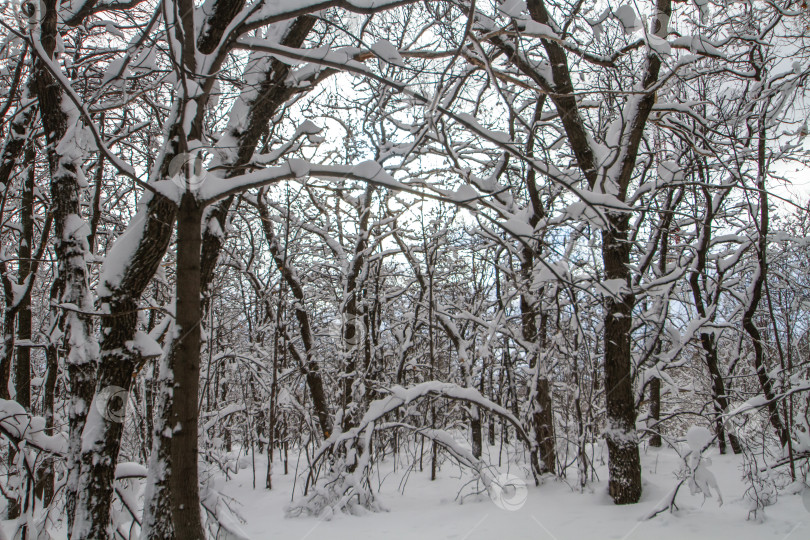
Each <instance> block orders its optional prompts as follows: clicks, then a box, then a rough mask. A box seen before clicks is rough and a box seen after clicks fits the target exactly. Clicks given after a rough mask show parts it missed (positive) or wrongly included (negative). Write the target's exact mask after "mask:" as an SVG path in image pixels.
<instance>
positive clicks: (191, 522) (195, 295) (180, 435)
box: [169, 192, 204, 540]
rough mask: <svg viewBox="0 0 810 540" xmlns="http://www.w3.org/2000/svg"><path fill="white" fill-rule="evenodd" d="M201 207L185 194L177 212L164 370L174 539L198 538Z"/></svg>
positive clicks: (201, 532) (200, 522) (199, 529)
mask: <svg viewBox="0 0 810 540" xmlns="http://www.w3.org/2000/svg"><path fill="white" fill-rule="evenodd" d="M202 210H203V209H202V207H201V206H200V204H199V203H198V202H197V201H196V200H195V198H194V196H193V195H192V194H191V193H188V192H187V193H185V194H184V195H183V199H182V200H181V202H180V209H179V211H178V213H177V284H176V291H177V292H176V294H177V296H176V302H175V316H176V321H177V329H176V332H177V348H176V351H175V354H174V356H173V357H172V358H171V360H173V362H172V364H171V365H170V366H169V369H170V370H171V372H172V373H173V374H174V390H173V392H172V411H171V422H170V424H169V426H171V430H172V439H171V470H170V473H169V486H170V489H171V493H172V521H173V523H174V532H175V538H176V539H177V540H200V539H202V538H204V533H203V526H202V515H201V514H200V489H199V475H198V472H197V430H198V421H199V414H198V413H199V411H198V406H197V397H198V393H199V386H200V348H201V344H202V341H201V340H202V333H201V328H200V324H201V318H202V305H201V303H200V259H201V252H200V249H201V246H202V236H201V234H202V231H201V228H200V223H201V220H202Z"/></svg>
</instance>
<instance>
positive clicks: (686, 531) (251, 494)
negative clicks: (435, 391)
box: [217, 448, 810, 540]
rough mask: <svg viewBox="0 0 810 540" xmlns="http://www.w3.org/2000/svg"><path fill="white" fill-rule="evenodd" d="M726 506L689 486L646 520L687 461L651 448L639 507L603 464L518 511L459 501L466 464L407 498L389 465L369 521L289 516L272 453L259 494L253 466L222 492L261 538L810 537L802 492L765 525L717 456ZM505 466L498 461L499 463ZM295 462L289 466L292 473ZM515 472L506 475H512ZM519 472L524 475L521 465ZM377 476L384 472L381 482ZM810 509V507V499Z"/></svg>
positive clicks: (288, 480)
mask: <svg viewBox="0 0 810 540" xmlns="http://www.w3.org/2000/svg"><path fill="white" fill-rule="evenodd" d="M491 451H492V452H497V450H496V449H494V448H493V449H491ZM707 454H708V455H710V457H711V460H712V465H711V466H710V469H711V470H712V471H713V472H714V474H715V475H716V476H717V481H718V484H719V487H720V490H721V491H722V494H723V500H724V504H723V505H722V506H718V501H717V498H710V499H705V500H704V498H703V496H702V495H700V494H698V495H691V494H690V492H689V489H688V487H687V486H686V485H684V486H683V487H682V488H681V490H680V491H679V494H678V497H677V505H678V507H679V510H677V511H676V512H675V513H669V512H668V511H667V512H664V513H662V514H659V515H658V516H657V517H655V518H653V519H652V520H647V521H642V520H641V518H642V517H643V516H645V515H646V514H648V513H649V512H650V511H651V510H652V509H653V508H654V507H655V506H656V505H657V504H658V503H659V502H660V501H661V499H662V498H664V497H666V496H667V495H668V494H669V492H670V491H671V489H672V488H673V487H674V486H675V485H676V483H677V480H676V478H675V475H674V473H675V472H676V471H677V470H678V469H679V468H680V464H681V461H680V459H679V458H678V455H677V453H676V452H675V451H674V450H672V449H652V448H646V449H645V450H644V452H643V454H642V463H643V477H644V494H643V497H642V500H641V502H639V503H638V504H636V505H629V506H616V505H614V504H613V502H612V500H611V499H610V498H609V497H608V495H607V468H606V466H605V465H601V464H600V465H598V466H597V472H598V475H599V477H600V481H599V482H595V483H593V484H591V485H590V486H589V487H588V488H587V489H586V491H585V492H584V493H580V492H579V491H578V489H576V488H575V487H574V486H575V484H576V478H575V476H576V473H575V472H574V475H573V478H569V479H568V482H571V484H572V485H571V486H569V485H568V484H567V483H566V481H563V480H559V479H553V478H548V479H547V480H546V481H545V482H544V483H543V484H542V485H541V486H539V487H535V486H534V485H533V482H528V483H529V486H528V491H527V497H526V502H525V504H524V505H523V506H522V508H520V509H519V510H516V511H509V510H503V509H501V508H499V507H498V506H496V504H495V503H493V501H492V500H490V497H489V496H488V495H487V493H486V492H483V493H481V494H478V495H475V494H473V495H470V496H467V497H465V498H464V500H463V502H461V503H460V502H459V500H458V499H457V495H458V494H459V491H460V490H462V493H470V492H471V491H472V490H473V488H474V486H473V485H468V486H467V487H466V488H464V484H465V483H466V481H467V480H469V477H468V476H467V475H466V474H465V475H463V478H462V477H461V476H460V471H459V468H458V467H457V466H454V465H452V464H451V463H449V462H445V463H444V464H443V466H442V469H441V471H440V473H439V475H438V478H437V480H436V481H433V482H431V481H430V477H429V471H428V467H427V464H428V460H427V459H426V460H425V465H426V466H425V470H424V472H418V470H417V471H412V472H411V473H410V476H409V478H408V481H407V483H406V484H405V489H404V493H400V492H398V487H399V485H400V481H401V480H402V477H403V474H404V472H405V471H404V470H403V469H402V468H400V469H399V470H398V471H397V472H393V465H392V463H385V464H383V466H382V467H381V469H382V472H381V473H380V475H379V477H380V478H381V479H382V480H383V483H382V489H381V494H380V496H381V498H382V502H383V503H384V505H385V506H387V507H388V508H389V511H388V512H382V513H369V514H366V515H363V516H351V515H336V516H334V517H333V518H332V519H331V520H328V521H326V520H321V519H317V518H315V517H295V518H287V517H285V516H284V508H285V506H286V505H287V504H288V503H289V501H290V493H291V487H292V480H293V476H292V474H290V475H287V476H284V475H283V474H281V472H283V468H282V465H281V464H280V463H277V464H276V465H275V466H274V470H275V471H278V472H277V474H275V475H274V477H273V482H274V484H273V485H274V489H273V490H272V491H267V490H265V489H264V487H263V486H264V473H265V467H264V462H265V459H266V458H265V456H257V459H256V462H257V465H256V486H257V487H256V489H253V487H252V481H253V480H252V479H253V473H252V469H251V468H247V469H243V470H242V471H240V472H239V474H237V475H236V476H235V477H232V478H231V479H230V480H229V481H224V480H219V481H218V482H217V485H218V487H219V488H220V489H222V491H223V492H224V493H225V494H226V495H228V496H230V497H233V498H234V499H235V500H236V501H238V504H236V506H235V508H237V509H238V512H239V513H240V514H241V515H242V516H243V518H244V519H245V521H246V522H245V523H244V524H242V525H241V528H242V530H243V531H244V532H245V533H246V534H247V536H249V537H250V538H254V539H257V540H258V539H265V538H267V539H269V538H281V539H296V540H303V539H307V538H309V539H315V538H329V539H330V540H359V539H362V538H386V539H388V538H402V539H420V540H424V539H433V538H447V539H459V540H464V539H470V540H473V539H507V538H508V539H521V538H527V539H528V538H531V539H545V538H548V539H552V540H564V539H572V540H580V539H590V538H600V539H601V538H605V539H610V538H615V539H632V538H649V539H654V540H668V539H672V540H680V539H684V538H710V539H723V538H728V539H734V540H748V539H752V540H753V539H770V538H773V539H780V540H785V539H791V540H798V539H804V538H810V508H805V503H804V501H803V498H802V495H800V494H795V495H786V494H780V497H779V500H778V502H777V504H776V505H774V506H771V507H769V508H768V509H767V510H766V518H765V519H764V521H762V522H759V521H754V520H747V519H746V518H747V516H748V503H747V502H746V501H745V500H743V498H742V497H743V493H744V492H745V489H746V486H745V485H744V484H743V482H742V481H741V479H740V476H741V473H740V466H741V458H740V457H738V456H733V455H726V456H721V455H719V454H717V452H716V450H715V449H709V450H708V451H707ZM495 461H497V456H495ZM293 467H294V464H293V463H292V462H291V463H290V469H291V473H292V470H293ZM505 470H506V469H505V468H503V471H505ZM510 472H511V473H513V474H520V472H519V471H518V469H517V468H515V467H514V466H513V467H512V468H511V471H510ZM386 473H387V475H386ZM376 478H377V475H375V482H376ZM806 498H807V500H808V504H807V506H808V507H810V497H806Z"/></svg>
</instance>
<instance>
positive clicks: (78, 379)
mask: <svg viewBox="0 0 810 540" xmlns="http://www.w3.org/2000/svg"><path fill="white" fill-rule="evenodd" d="M42 7H43V10H44V11H43V13H44V15H43V18H42V21H41V25H40V45H41V46H42V50H43V51H44V54H45V55H47V57H48V58H51V57H52V56H53V53H54V50H55V48H56V40H57V31H56V23H57V6H56V1H55V0H44V1H43V2H42ZM33 80H34V90H35V95H36V97H37V99H38V100H39V111H40V118H41V120H42V125H43V127H44V131H45V138H46V142H47V152H48V165H49V168H50V171H51V205H52V207H51V212H52V214H53V222H54V226H53V228H54V252H55V254H56V259H57V270H56V273H57V276H58V280H59V281H60V282H61V291H62V295H61V297H60V298H59V299H58V302H59V303H60V304H62V305H65V304H68V305H70V306H74V307H72V308H68V309H65V313H64V315H63V318H64V321H65V334H66V340H67V347H68V353H67V357H66V358H67V373H68V381H69V386H70V405H69V415H68V464H67V466H68V479H67V483H66V486H65V497H66V501H65V505H66V513H67V522H68V529H69V530H70V529H72V526H73V517H74V510H75V506H76V490H77V486H78V477H79V467H78V463H79V461H78V460H79V453H80V450H81V434H82V431H83V430H84V426H85V422H86V418H87V412H88V410H89V406H90V403H91V401H92V397H93V392H94V390H95V377H94V376H95V367H96V362H97V359H98V348H97V343H96V341H95V336H94V332H93V321H92V316H91V315H89V313H90V312H92V311H93V302H92V300H93V299H92V295H91V294H90V291H89V288H88V275H87V274H88V272H87V265H86V257H87V254H88V253H87V252H88V245H87V238H86V236H83V235H82V234H81V228H80V227H79V226H78V225H79V223H82V217H81V216H82V213H81V199H80V193H81V190H82V181H81V180H80V178H79V174H78V170H77V165H76V163H75V162H74V161H73V159H72V158H70V157H68V156H65V155H62V154H60V153H59V151H58V150H57V149H58V147H59V144H60V142H62V139H63V138H64V137H65V134H66V133H67V128H68V122H69V118H68V115H67V113H66V112H65V110H64V109H63V106H64V104H63V97H64V92H63V89H62V87H61V86H60V85H59V83H58V82H57V81H56V80H55V79H54V78H53V77H52V76H51V74H50V72H49V71H48V68H47V67H46V66H45V64H44V63H43V60H42V59H39V58H38V59H37V60H36V61H35V62H34V65H33Z"/></svg>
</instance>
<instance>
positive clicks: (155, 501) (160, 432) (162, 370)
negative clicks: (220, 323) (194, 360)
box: [141, 328, 175, 540]
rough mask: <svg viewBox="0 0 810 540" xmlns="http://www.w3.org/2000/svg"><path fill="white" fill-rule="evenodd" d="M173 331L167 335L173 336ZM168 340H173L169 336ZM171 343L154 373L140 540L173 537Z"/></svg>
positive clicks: (162, 539)
mask: <svg viewBox="0 0 810 540" xmlns="http://www.w3.org/2000/svg"><path fill="white" fill-rule="evenodd" d="M174 333H175V332H174V328H172V331H171V332H170V335H174ZM169 339H172V338H171V337H170V338H169ZM172 345H173V343H169V344H167V346H166V347H165V348H164V350H166V351H168V352H167V353H164V356H163V357H162V358H161V360H160V367H159V368H158V370H157V381H156V384H157V393H156V396H155V405H154V411H155V415H154V418H153V424H154V431H153V434H152V455H151V456H149V473H148V475H147V480H146V489H145V491H144V496H143V498H144V508H143V520H142V526H141V540H164V539H166V538H174V522H173V521H172V499H171V491H170V488H169V479H170V478H171V468H172V460H171V447H172V433H171V429H170V428H169V426H171V425H172V424H171V419H172V392H173V389H174V377H173V374H172V372H171V370H170V369H169V366H170V365H172V364H174V362H173V361H171V360H170V359H169V358H168V357H167V355H168V354H172V353H173V352H174V350H175V349H174V347H173V346H172Z"/></svg>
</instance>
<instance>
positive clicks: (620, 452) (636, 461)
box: [602, 215, 641, 504]
mask: <svg viewBox="0 0 810 540" xmlns="http://www.w3.org/2000/svg"><path fill="white" fill-rule="evenodd" d="M628 221H629V217H628V216H626V215H625V216H621V217H618V218H613V219H611V224H610V228H609V229H607V230H605V231H603V232H602V258H603V261H604V266H605V278H606V279H607V280H621V281H622V282H624V288H623V290H622V291H620V292H619V293H618V294H617V295H616V296H614V297H610V298H608V299H607V300H606V301H605V328H604V347H605V401H606V409H607V411H606V412H607V426H606V429H605V438H606V439H607V446H608V452H609V457H610V459H609V462H608V470H609V474H610V479H609V487H608V489H609V491H610V496H611V497H613V500H614V502H615V503H616V504H628V503H636V502H638V500H639V498H640V497H641V461H640V458H639V451H638V440H637V436H636V407H635V400H634V397H633V373H632V366H631V361H630V360H631V354H630V332H631V329H632V322H633V316H632V315H633V314H632V310H633V305H634V304H635V297H634V295H633V293H632V292H631V291H630V270H629V264H630V243H629V242H628V239H627V227H628Z"/></svg>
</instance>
